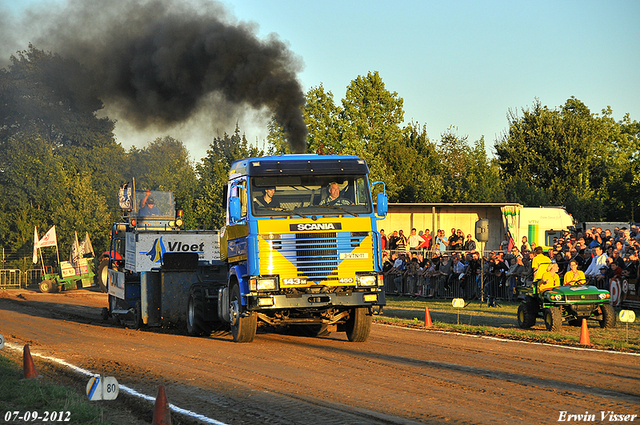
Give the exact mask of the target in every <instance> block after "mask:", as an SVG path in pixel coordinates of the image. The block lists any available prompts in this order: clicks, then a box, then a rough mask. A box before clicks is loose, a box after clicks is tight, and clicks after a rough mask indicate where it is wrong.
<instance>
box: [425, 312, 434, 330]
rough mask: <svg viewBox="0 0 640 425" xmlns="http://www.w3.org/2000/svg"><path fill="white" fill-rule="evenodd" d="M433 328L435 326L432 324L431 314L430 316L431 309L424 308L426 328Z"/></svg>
mask: <svg viewBox="0 0 640 425" xmlns="http://www.w3.org/2000/svg"><path fill="white" fill-rule="evenodd" d="M431 326H433V323H432V322H431V314H429V307H425V308H424V327H425V328H430V327H431Z"/></svg>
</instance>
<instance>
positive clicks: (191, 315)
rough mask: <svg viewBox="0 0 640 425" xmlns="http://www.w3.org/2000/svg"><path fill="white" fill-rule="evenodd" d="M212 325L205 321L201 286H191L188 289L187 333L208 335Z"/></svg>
mask: <svg viewBox="0 0 640 425" xmlns="http://www.w3.org/2000/svg"><path fill="white" fill-rule="evenodd" d="M211 331H212V327H211V325H210V324H209V322H207V321H205V305H204V300H203V294H202V288H201V287H199V286H193V287H192V288H191V290H190V291H189V302H188V305H187V334H189V335H191V336H205V337H206V336H209V335H211Z"/></svg>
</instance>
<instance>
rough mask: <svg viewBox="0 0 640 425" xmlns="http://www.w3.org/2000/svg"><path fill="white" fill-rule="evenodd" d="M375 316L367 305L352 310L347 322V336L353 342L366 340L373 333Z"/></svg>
mask: <svg viewBox="0 0 640 425" xmlns="http://www.w3.org/2000/svg"><path fill="white" fill-rule="evenodd" d="M372 321H373V316H372V315H371V314H369V309H368V308H367V307H356V308H354V309H352V310H351V314H350V315H349V320H347V323H346V324H345V328H346V332H347V338H348V339H349V341H351V342H364V341H366V340H367V338H369V334H370V333H371V322H372Z"/></svg>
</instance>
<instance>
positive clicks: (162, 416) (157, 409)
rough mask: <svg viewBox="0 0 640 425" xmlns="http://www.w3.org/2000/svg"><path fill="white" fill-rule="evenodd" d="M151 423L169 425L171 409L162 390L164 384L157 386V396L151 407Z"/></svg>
mask: <svg viewBox="0 0 640 425" xmlns="http://www.w3.org/2000/svg"><path fill="white" fill-rule="evenodd" d="M151 423H152V424H153V425H171V410H170V409H169V402H168V401H167V395H166V394H165V392H164V385H160V386H159V387H158V396H157V397H156V404H155V406H154V407H153V422H151Z"/></svg>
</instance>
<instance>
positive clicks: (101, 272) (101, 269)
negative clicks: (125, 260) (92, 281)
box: [96, 257, 109, 292]
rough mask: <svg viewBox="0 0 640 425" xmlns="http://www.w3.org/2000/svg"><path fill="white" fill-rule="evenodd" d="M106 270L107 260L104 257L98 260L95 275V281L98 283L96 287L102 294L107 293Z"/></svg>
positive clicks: (107, 266) (107, 267)
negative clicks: (98, 263)
mask: <svg viewBox="0 0 640 425" xmlns="http://www.w3.org/2000/svg"><path fill="white" fill-rule="evenodd" d="M108 269H109V258H108V257H105V258H103V259H102V260H100V265H98V273H97V274H96V280H97V281H98V286H99V287H100V289H101V290H102V292H107V282H108V277H107V276H108Z"/></svg>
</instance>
